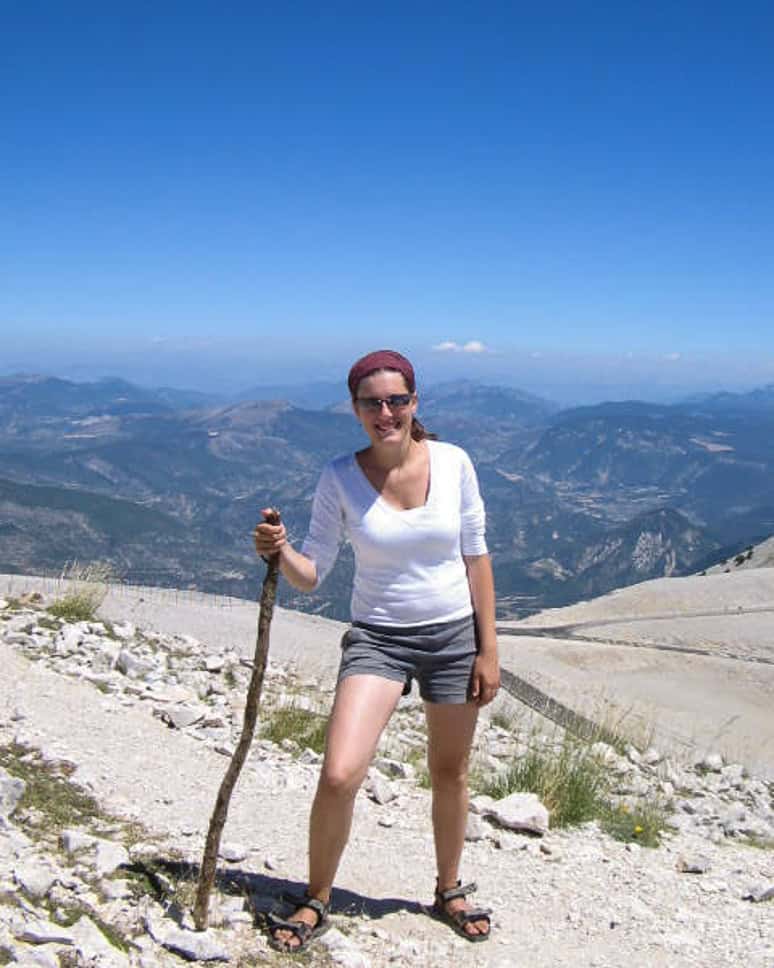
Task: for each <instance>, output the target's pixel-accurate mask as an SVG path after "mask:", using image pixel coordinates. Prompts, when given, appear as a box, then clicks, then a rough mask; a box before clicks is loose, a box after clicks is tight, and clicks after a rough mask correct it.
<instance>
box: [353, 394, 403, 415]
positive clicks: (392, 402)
mask: <svg viewBox="0 0 774 968" xmlns="http://www.w3.org/2000/svg"><path fill="white" fill-rule="evenodd" d="M411 400H412V394H410V393H392V394H390V396H389V397H358V398H357V404H358V405H359V406H361V407H362V408H363V409H364V410H371V411H373V412H376V411H378V410H381V409H382V404H384V403H386V404H387V406H388V407H389V408H390V410H402V409H403V407H407V406H409V404H410V403H411Z"/></svg>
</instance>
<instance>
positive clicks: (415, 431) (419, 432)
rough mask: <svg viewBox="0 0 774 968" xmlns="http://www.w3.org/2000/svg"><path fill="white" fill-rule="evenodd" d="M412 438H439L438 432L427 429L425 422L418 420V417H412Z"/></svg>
mask: <svg viewBox="0 0 774 968" xmlns="http://www.w3.org/2000/svg"><path fill="white" fill-rule="evenodd" d="M411 439H412V440H438V434H433V433H431V432H430V431H429V430H425V427H424V424H422V422H421V421H419V420H417V418H416V417H412V418H411Z"/></svg>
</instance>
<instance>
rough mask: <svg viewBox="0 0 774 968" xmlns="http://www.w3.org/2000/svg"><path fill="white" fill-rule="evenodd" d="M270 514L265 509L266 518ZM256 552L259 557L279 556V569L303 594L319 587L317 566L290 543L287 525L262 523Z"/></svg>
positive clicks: (256, 536)
mask: <svg viewBox="0 0 774 968" xmlns="http://www.w3.org/2000/svg"><path fill="white" fill-rule="evenodd" d="M269 513H270V509H269V508H265V509H264V510H263V511H262V512H261V514H262V515H263V517H264V518H266V516H267V515H268V514H269ZM254 535H255V550H256V552H257V553H258V554H259V555H263V556H265V557H269V556H270V555H275V554H276V555H279V568H280V571H281V572H282V574H283V575H284V576H285V578H287V580H288V581H289V582H290V584H291V585H292V586H293V587H294V588H297V589H298V590H299V591H301V592H311V591H313V590H314V589H315V588H316V587H317V566H316V565H315V563H314V562H313V561H312V559H311V558H307V557H306V555H302V554H301V552H300V551H296V550H295V548H294V547H293V546H292V545H291V544H290V542H289V541H288V535H287V531H286V530H285V525H284V524H282V523H280V524H269V523H268V522H267V521H265V520H264V521H262V522H260V523H259V524H257V525H256V527H255V532H254Z"/></svg>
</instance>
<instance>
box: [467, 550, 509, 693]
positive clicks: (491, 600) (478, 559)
mask: <svg viewBox="0 0 774 968" xmlns="http://www.w3.org/2000/svg"><path fill="white" fill-rule="evenodd" d="M464 561H465V568H466V569H467V572H468V585H469V586H470V597H471V601H472V602H473V611H474V612H475V615H476V628H477V630H478V647H479V651H478V656H477V657H476V664H475V667H474V669H473V682H472V687H471V694H472V696H473V700H474V701H475V702H477V703H478V704H479V705H480V706H485V705H486V704H487V703H488V702H491V701H492V700H493V699H494V697H495V695H496V694H497V690H498V689H499V688H500V660H499V658H498V652H497V634H496V632H495V589H494V576H493V574H492V561H491V559H490V557H489V555H465V556H464Z"/></svg>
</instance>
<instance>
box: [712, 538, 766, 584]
mask: <svg viewBox="0 0 774 968" xmlns="http://www.w3.org/2000/svg"><path fill="white" fill-rule="evenodd" d="M719 555H720V556H722V557H718V556H719ZM708 560H709V561H712V562H714V563H713V564H709V565H706V566H703V567H702V569H701V574H703V575H720V574H727V573H729V572H734V571H745V570H746V569H748V568H774V536H772V537H770V538H766V540H765V541H761V542H759V543H758V544H749V545H746V546H745V547H744V548H739V547H738V546H737V547H736V548H734V549H733V550H729V549H728V548H723V549H721V550H720V552H718V554H716V555H713V556H712V557H711V558H710V559H708Z"/></svg>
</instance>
